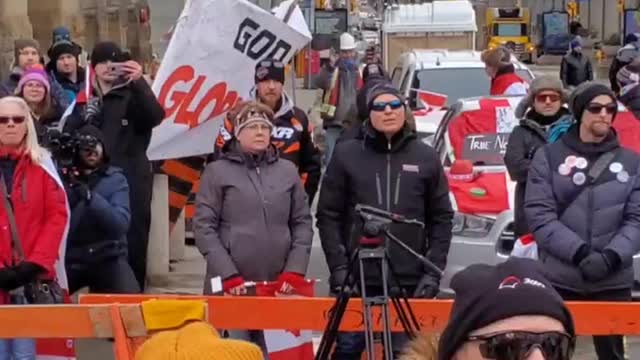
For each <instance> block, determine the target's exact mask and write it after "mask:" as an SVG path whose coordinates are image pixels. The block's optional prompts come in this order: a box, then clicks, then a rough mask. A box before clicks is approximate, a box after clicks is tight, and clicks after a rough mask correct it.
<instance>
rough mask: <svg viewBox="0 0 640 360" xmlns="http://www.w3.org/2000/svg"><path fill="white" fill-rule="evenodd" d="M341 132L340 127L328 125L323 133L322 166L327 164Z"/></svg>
mask: <svg viewBox="0 0 640 360" xmlns="http://www.w3.org/2000/svg"><path fill="white" fill-rule="evenodd" d="M341 134H342V128H339V127H328V128H326V129H325V133H324V166H329V161H330V160H331V154H333V149H335V147H336V142H337V141H338V138H339V137H340V135H341Z"/></svg>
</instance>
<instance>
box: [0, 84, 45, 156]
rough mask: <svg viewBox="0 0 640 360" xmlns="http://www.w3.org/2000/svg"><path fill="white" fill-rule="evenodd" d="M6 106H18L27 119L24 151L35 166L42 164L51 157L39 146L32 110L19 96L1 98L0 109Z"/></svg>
mask: <svg viewBox="0 0 640 360" xmlns="http://www.w3.org/2000/svg"><path fill="white" fill-rule="evenodd" d="M5 104H14V105H17V106H18V107H19V108H20V110H21V111H22V115H23V116H24V117H25V121H26V123H27V134H26V136H25V141H24V151H25V152H26V153H28V154H29V157H30V158H31V160H32V161H33V162H34V163H35V164H40V163H42V161H43V160H44V159H45V158H46V157H48V156H49V152H48V151H47V150H46V149H45V148H43V147H42V146H40V144H38V133H37V132H36V126H35V123H34V121H33V117H32V116H31V109H30V108H29V105H27V102H26V101H24V99H22V98H20V97H17V96H6V97H3V98H0V108H1V107H2V106H3V105H5Z"/></svg>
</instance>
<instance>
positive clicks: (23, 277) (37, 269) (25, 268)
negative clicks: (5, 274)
mask: <svg viewBox="0 0 640 360" xmlns="http://www.w3.org/2000/svg"><path fill="white" fill-rule="evenodd" d="M14 269H15V272H16V279H17V281H18V284H19V285H20V286H22V285H26V284H28V283H30V282H32V281H35V280H36V279H37V278H38V275H40V274H41V273H43V272H45V269H43V268H42V266H40V265H37V264H34V263H31V262H28V261H25V262H22V263H21V264H20V265H18V266H16V267H15V268H14Z"/></svg>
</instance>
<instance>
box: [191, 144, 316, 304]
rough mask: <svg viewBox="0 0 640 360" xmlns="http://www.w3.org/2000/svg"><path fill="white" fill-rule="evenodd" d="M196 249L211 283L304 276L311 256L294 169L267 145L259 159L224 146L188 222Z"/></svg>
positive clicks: (207, 283)
mask: <svg viewBox="0 0 640 360" xmlns="http://www.w3.org/2000/svg"><path fill="white" fill-rule="evenodd" d="M193 221H194V222H193V225H194V233H195V239H196V245H197V246H198V249H199V250H200V252H201V253H202V254H203V256H205V258H206V260H207V276H206V281H205V293H210V292H211V285H210V280H211V278H214V277H218V276H219V277H221V278H222V279H223V280H227V279H229V278H232V277H234V276H238V275H239V276H241V277H242V278H244V279H245V280H246V281H274V280H276V279H277V277H278V275H280V274H282V273H285V272H292V273H297V274H305V273H306V271H307V265H308V263H309V255H310V252H311V241H312V238H313V229H312V223H311V213H310V211H309V206H308V204H307V198H306V195H305V191H304V187H303V186H302V183H301V182H300V178H299V177H298V170H297V169H296V167H295V165H293V163H291V162H290V161H286V160H279V159H278V156H277V152H276V149H275V147H274V146H273V145H272V146H271V147H270V148H269V150H268V151H267V153H266V154H264V155H263V156H262V157H260V158H256V157H254V156H251V155H247V154H245V153H243V152H241V150H240V146H239V144H238V143H237V142H236V141H235V140H232V141H229V142H227V143H226V144H225V146H224V148H223V154H222V158H221V159H219V160H217V161H214V162H212V163H210V164H209V165H208V166H207V168H206V169H205V171H204V174H203V176H202V179H201V182H200V191H199V192H198V194H197V196H196V212H195V216H194V220H193Z"/></svg>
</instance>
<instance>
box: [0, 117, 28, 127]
mask: <svg viewBox="0 0 640 360" xmlns="http://www.w3.org/2000/svg"><path fill="white" fill-rule="evenodd" d="M25 120H26V118H25V117H24V116H0V124H2V125H7V124H8V123H9V121H13V123H14V124H22V123H23V122H24V121H25Z"/></svg>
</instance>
